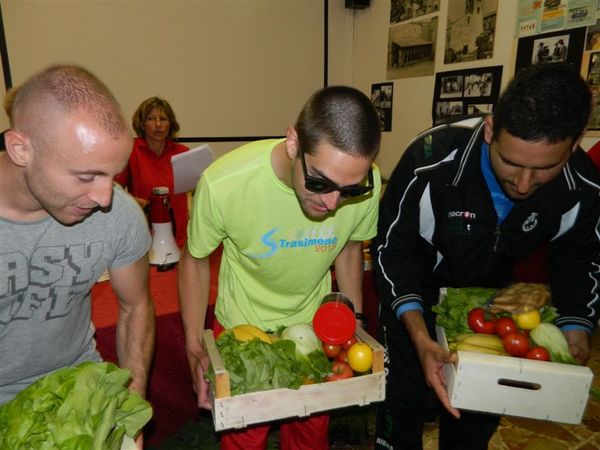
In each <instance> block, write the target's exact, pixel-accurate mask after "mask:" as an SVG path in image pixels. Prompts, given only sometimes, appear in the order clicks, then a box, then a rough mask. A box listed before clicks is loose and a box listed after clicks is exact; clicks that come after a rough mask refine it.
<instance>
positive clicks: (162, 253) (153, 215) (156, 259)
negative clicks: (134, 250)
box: [150, 186, 180, 272]
mask: <svg viewBox="0 0 600 450" xmlns="http://www.w3.org/2000/svg"><path fill="white" fill-rule="evenodd" d="M170 206H171V204H170V201H169V188H168V187H164V186H161V187H155V188H152V195H151V196H150V223H152V246H151V247H150V264H152V265H155V266H158V271H159V272H163V271H166V270H169V269H172V268H173V267H175V265H176V264H177V262H178V261H179V256H180V251H179V247H177V243H176V242H175V238H174V237H173V222H172V221H171V214H170Z"/></svg>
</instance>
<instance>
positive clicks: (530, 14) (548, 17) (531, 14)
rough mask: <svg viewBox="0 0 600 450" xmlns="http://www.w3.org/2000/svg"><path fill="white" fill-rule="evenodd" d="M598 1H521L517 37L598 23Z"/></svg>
mask: <svg viewBox="0 0 600 450" xmlns="http://www.w3.org/2000/svg"><path fill="white" fill-rule="evenodd" d="M598 8H599V3H598V0H543V1H542V0H519V5H518V9H517V26H516V27H515V34H516V37H526V36H531V35H534V34H540V33H549V32H552V31H558V30H563V29H569V28H578V27H583V26H588V25H593V24H594V23H596V16H597V12H598Z"/></svg>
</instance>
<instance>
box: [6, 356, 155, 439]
mask: <svg viewBox="0 0 600 450" xmlns="http://www.w3.org/2000/svg"><path fill="white" fill-rule="evenodd" d="M130 377H131V376H130V373H129V371H128V370H125V369H120V368H118V367H117V366H116V365H114V364H112V363H107V362H104V363H96V362H85V363H82V364H80V365H79V366H76V367H66V368H64V369H59V370H57V371H55V372H53V373H51V374H49V375H47V376H45V377H43V378H40V379H39V380H37V381H36V382H34V383H33V384H31V385H30V386H29V387H27V388H26V389H24V390H23V391H21V392H20V393H19V394H17V396H16V397H15V398H14V399H13V400H11V401H10V402H8V403H6V404H5V405H3V406H2V407H0V449H35V450H50V449H52V450H54V449H61V450H87V449H90V450H105V449H106V450H119V449H120V448H121V445H122V442H123V437H124V435H125V434H126V435H127V436H129V437H132V438H133V437H134V436H135V435H136V434H137V432H138V431H139V430H140V429H141V428H142V427H143V426H144V425H145V424H146V422H148V421H149V420H150V417H151V416H152V408H151V407H150V404H149V403H148V402H146V401H145V400H144V399H142V398H141V397H140V396H139V395H138V394H136V393H134V392H132V391H130V390H129V389H127V387H126V386H127V384H128V382H129V379H130Z"/></svg>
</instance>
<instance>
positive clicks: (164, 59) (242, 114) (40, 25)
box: [1, 0, 324, 137]
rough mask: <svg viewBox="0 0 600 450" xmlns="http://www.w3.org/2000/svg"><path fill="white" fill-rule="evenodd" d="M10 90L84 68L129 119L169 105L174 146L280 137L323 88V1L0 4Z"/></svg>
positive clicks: (42, 0) (31, 0) (8, 0)
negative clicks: (157, 103) (56, 67)
mask: <svg viewBox="0 0 600 450" xmlns="http://www.w3.org/2000/svg"><path fill="white" fill-rule="evenodd" d="M1 4H2V12H3V16H4V24H5V29H6V36H7V47H8V52H9V57H10V64H11V69H12V78H13V83H14V84H18V83H20V82H22V81H23V80H24V79H25V78H26V77H27V76H29V75H30V74H31V73H33V72H34V71H37V70H40V69H42V68H44V67H45V66H47V65H49V64H55V63H76V64H80V65H83V66H85V67H87V68H89V69H90V70H92V71H93V72H94V73H96V74H97V75H98V76H99V77H100V78H101V79H102V80H104V81H105V82H106V83H107V84H108V85H109V87H110V88H111V89H112V90H113V92H114V93H115V95H116V96H117V97H118V98H119V100H120V101H121V103H122V105H123V109H124V112H125V115H126V116H127V117H130V116H131V114H132V113H133V111H134V110H135V108H136V107H137V105H138V104H139V103H140V102H141V101H142V100H144V99H145V98H147V97H150V96H153V95H160V96H163V97H165V98H166V99H167V100H169V102H171V104H172V106H173V107H174V109H175V111H176V113H177V117H178V119H179V121H180V123H181V127H182V129H181V132H180V136H183V137H185V136H202V137H207V136H213V137H232V136H257V135H259V136H260V135H282V134H284V131H285V127H286V126H287V125H289V124H292V123H293V122H294V121H295V119H296V116H297V114H298V111H299V109H300V107H301V106H302V104H303V103H304V101H305V100H306V98H307V97H308V96H309V95H310V94H311V93H312V92H313V91H314V90H316V89H319V88H320V87H322V86H323V70H324V69H323V60H324V55H323V39H324V33H323V20H324V12H323V1H322V0H120V1H117V0H104V1H100V0H77V1H75V0H73V1H67V0H3V1H2V2H1Z"/></svg>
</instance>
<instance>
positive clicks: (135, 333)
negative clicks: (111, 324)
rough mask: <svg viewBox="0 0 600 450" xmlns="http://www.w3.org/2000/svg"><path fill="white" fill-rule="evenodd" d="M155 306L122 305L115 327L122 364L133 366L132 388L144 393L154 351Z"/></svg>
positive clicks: (142, 304)
mask: <svg viewBox="0 0 600 450" xmlns="http://www.w3.org/2000/svg"><path fill="white" fill-rule="evenodd" d="M154 339H155V320H154V306H153V304H152V301H151V299H150V298H148V301H147V302H144V303H140V304H136V305H125V306H122V307H121V312H120V314H119V320H118V322H117V330H116V346H117V357H118V359H119V366H120V367H124V368H127V369H129V370H131V374H132V378H133V379H132V382H131V385H130V388H131V389H132V390H134V391H135V392H137V393H139V394H140V395H141V396H145V394H146V388H147V385H148V373H149V371H150V363H151V360H152V355H153V352H154Z"/></svg>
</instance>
